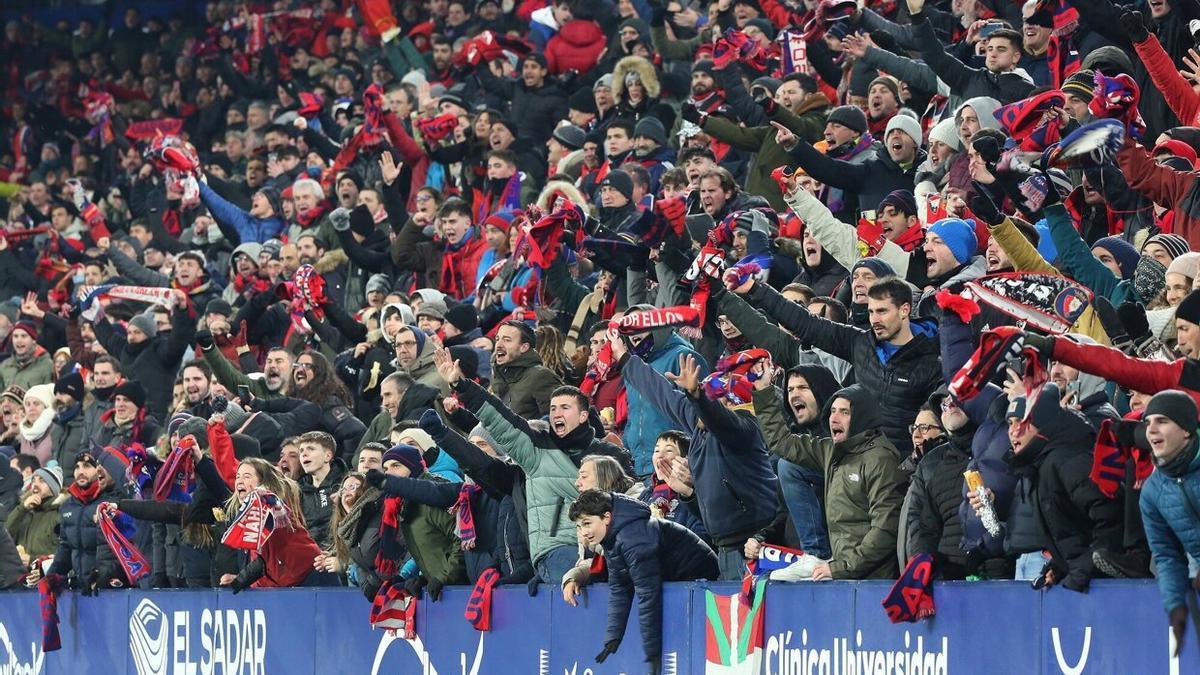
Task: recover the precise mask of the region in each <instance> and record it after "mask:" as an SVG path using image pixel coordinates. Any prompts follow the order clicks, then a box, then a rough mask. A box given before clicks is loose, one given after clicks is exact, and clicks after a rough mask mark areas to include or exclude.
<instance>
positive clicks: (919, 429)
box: [908, 424, 942, 436]
mask: <svg viewBox="0 0 1200 675" xmlns="http://www.w3.org/2000/svg"><path fill="white" fill-rule="evenodd" d="M941 430H942V428H941V427H939V426H938V425H936V424H910V425H908V433H909V434H910V435H911V434H918V433H919V434H921V435H922V436H925V435H927V434H930V433H933V432H935V431H941Z"/></svg>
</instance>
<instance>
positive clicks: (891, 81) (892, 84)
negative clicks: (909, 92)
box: [867, 75, 900, 104]
mask: <svg viewBox="0 0 1200 675" xmlns="http://www.w3.org/2000/svg"><path fill="white" fill-rule="evenodd" d="M877 84H882V85H883V86H885V87H887V88H888V89H889V90H890V91H891V92H892V96H894V97H895V98H896V103H897V104H899V103H900V84H899V83H898V82H896V78H894V77H892V76H891V75H880V76H879V77H877V78H875V79H873V80H871V84H869V85H867V93H868V94H869V93H870V92H871V88H872V87H874V86H875V85H877Z"/></svg>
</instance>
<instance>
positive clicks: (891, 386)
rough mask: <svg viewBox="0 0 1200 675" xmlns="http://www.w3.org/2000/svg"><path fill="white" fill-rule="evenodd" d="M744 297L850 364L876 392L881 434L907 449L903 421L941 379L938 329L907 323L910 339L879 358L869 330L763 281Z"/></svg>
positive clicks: (782, 325) (781, 324) (909, 443)
mask: <svg viewBox="0 0 1200 675" xmlns="http://www.w3.org/2000/svg"><path fill="white" fill-rule="evenodd" d="M743 297H745V298H746V299H747V300H749V302H750V303H751V304H752V305H755V306H757V307H760V308H762V309H763V310H764V311H765V312H766V313H767V314H769V315H770V316H774V317H775V318H776V319H777V320H778V321H779V327H780V328H784V329H786V330H788V331H790V332H791V333H792V334H793V335H795V336H796V338H798V339H799V340H801V341H803V342H805V343H808V344H810V345H812V346H813V347H816V348H817V349H821V350H823V351H826V352H828V353H830V354H832V355H834V356H836V357H838V358H841V359H843V360H845V361H847V362H849V363H850V364H851V365H852V366H854V376H855V381H856V382H857V383H858V384H861V385H862V386H863V388H865V389H866V390H867V391H870V392H872V393H874V394H876V395H877V396H878V401H879V407H880V412H881V413H882V415H883V425H882V430H883V433H884V435H886V436H887V437H888V440H890V441H891V442H892V444H893V445H895V446H896V448H897V449H898V450H900V452H901V454H908V452H909V451H911V450H912V436H910V435H909V433H908V425H909V424H911V423H912V421H913V418H915V417H916V416H917V409H918V408H920V407H921V404H922V403H924V402H925V400H926V399H928V398H929V395H930V394H931V393H933V390H935V389H937V388H938V387H939V386H941V384H942V372H941V364H940V362H939V360H938V356H939V353H938V352H939V347H938V339H937V331H936V330H935V329H934V327H933V326H932V325H930V324H929V323H925V322H917V321H914V322H912V330H913V339H912V340H911V341H909V342H908V343H907V344H905V345H904V346H902V347H900V348H899V349H898V350H896V351H895V353H893V354H892V355H891V356H890V357H889V358H888V359H887V362H886V363H884V362H883V361H882V360H881V356H882V354H883V351H882V350H881V349H880V347H879V343H878V342H876V340H875V336H874V335H873V334H872V333H871V332H870V331H868V330H862V329H859V328H854V327H852V326H847V325H845V324H839V323H834V322H832V321H829V320H828V319H824V318H821V317H819V316H813V315H812V314H809V313H808V311H807V310H805V309H804V308H803V307H801V306H800V305H797V304H796V303H794V302H789V301H788V300H787V299H785V298H784V297H783V296H782V295H780V294H779V293H778V292H777V291H776V290H775V289H773V288H771V287H770V286H767V285H766V284H754V287H753V288H752V289H751V290H750V292H749V293H747V294H746V295H745V296H743Z"/></svg>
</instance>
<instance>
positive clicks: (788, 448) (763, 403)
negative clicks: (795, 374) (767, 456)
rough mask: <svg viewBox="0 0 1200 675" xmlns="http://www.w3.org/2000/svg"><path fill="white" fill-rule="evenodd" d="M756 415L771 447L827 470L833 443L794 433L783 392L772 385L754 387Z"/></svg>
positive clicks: (789, 458)
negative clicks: (827, 457) (785, 413)
mask: <svg viewBox="0 0 1200 675" xmlns="http://www.w3.org/2000/svg"><path fill="white" fill-rule="evenodd" d="M754 414H755V416H756V417H758V423H759V425H760V426H761V427H762V433H763V438H764V439H765V440H766V441H767V448H768V449H769V450H770V451H771V452H773V453H774V454H776V455H779V456H780V457H782V458H784V459H786V460H787V461H789V462H793V463H795V464H800V465H802V466H806V467H808V468H810V469H812V470H814V471H820V472H821V474H822V475H824V473H825V459H826V456H827V455H828V454H829V452H831V451H832V449H833V442H832V441H830V440H829V439H823V438H817V437H816V436H808V435H803V436H802V435H798V434H793V433H792V432H791V431H790V430H789V429H788V423H787V420H786V419H785V418H784V416H783V402H782V400H781V398H780V394H779V391H778V390H777V389H776V388H775V387H773V386H771V387H767V388H766V389H755V390H754Z"/></svg>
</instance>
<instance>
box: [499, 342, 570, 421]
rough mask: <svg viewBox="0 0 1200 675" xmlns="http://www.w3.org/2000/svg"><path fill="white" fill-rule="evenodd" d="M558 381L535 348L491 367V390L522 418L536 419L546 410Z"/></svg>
mask: <svg viewBox="0 0 1200 675" xmlns="http://www.w3.org/2000/svg"><path fill="white" fill-rule="evenodd" d="M560 384H562V382H561V381H560V380H559V379H558V376H557V375H555V374H554V371H552V370H550V369H549V368H547V367H545V366H543V365H542V356H541V354H538V352H537V350H536V349H530V350H529V351H527V352H525V353H524V354H521V355H519V356H517V357H516V358H514V359H513V360H511V361H509V362H508V363H503V364H496V365H495V366H493V367H492V393H493V394H495V395H496V396H497V397H498V398H499V399H500V402H501V403H503V404H504V405H506V406H508V408H509V410H512V411H513V412H514V413H516V414H518V415H520V416H521V417H524V418H526V419H537V418H539V417H543V416H544V415H546V414H547V413H549V412H550V392H552V391H554V390H555V389H556V388H558V386H559V385H560Z"/></svg>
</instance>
